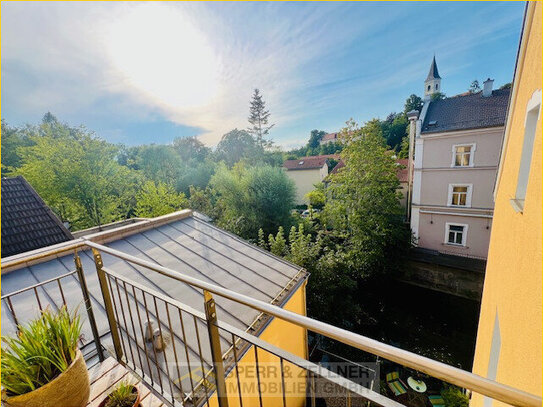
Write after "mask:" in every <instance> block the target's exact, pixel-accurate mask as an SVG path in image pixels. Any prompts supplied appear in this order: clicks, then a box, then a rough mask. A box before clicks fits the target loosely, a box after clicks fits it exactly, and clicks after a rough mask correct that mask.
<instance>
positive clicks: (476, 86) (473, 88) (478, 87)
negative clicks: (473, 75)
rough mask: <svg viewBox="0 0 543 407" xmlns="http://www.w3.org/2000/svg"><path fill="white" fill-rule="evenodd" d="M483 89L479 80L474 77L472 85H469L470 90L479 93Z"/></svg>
mask: <svg viewBox="0 0 543 407" xmlns="http://www.w3.org/2000/svg"><path fill="white" fill-rule="evenodd" d="M480 90H481V85H479V81H478V80H477V79H474V80H473V81H472V82H471V85H469V88H468V92H469V93H471V94H473V93H477V92H479V91H480Z"/></svg>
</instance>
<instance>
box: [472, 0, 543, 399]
mask: <svg viewBox="0 0 543 407" xmlns="http://www.w3.org/2000/svg"><path fill="white" fill-rule="evenodd" d="M541 19H542V16H541V3H540V2H528V3H527V8H526V15H525V21H524V29H523V33H522V39H521V44H520V48H519V52H518V58H517V66H516V70H515V79H514V82H513V87H512V97H511V103H510V107H509V113H508V119H507V126H506V131H505V137H504V143H503V149H502V154H501V162H500V166H499V170H498V176H497V182H496V192H495V203H496V205H495V213H494V219H493V226H492V234H491V238H490V248H489V253H488V261H487V267H486V275H485V282H484V290H483V298H482V303H481V314H480V318H479V329H478V333H477V345H476V348H475V359H474V364H473V372H474V373H476V374H478V375H480V376H484V377H487V378H489V379H491V380H496V381H498V382H500V383H504V384H507V385H509V386H513V387H516V388H518V389H521V390H524V391H527V392H529V393H532V394H535V395H539V396H541V381H542V377H543V376H542V368H541V357H542V353H541V341H542V334H541V331H542V324H541V319H542V317H541V316H542V306H541V301H542V296H541V284H542V280H541V264H542V255H541V246H542V236H541V234H542V231H541V222H542V217H541V208H542V199H541V182H542V181H541V170H542V169H541V153H542V152H541V88H542V86H541V74H542V72H541V45H542V44H541ZM471 405H472V406H484V407H487V406H491V405H503V404H502V403H497V402H492V400H491V399H488V398H483V397H482V396H480V395H478V394H474V396H473V398H472V402H471Z"/></svg>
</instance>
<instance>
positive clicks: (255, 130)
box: [247, 89, 274, 148]
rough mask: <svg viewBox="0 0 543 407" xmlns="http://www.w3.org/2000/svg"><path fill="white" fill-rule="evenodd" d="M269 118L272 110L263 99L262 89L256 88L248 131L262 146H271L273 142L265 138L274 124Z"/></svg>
mask: <svg viewBox="0 0 543 407" xmlns="http://www.w3.org/2000/svg"><path fill="white" fill-rule="evenodd" d="M269 119H270V111H269V110H266V102H264V100H263V99H262V95H261V94H260V91H259V90H258V89H255V90H254V93H253V97H252V99H251V102H250V108H249V118H248V119H247V120H248V121H249V123H250V124H251V127H249V128H248V129H247V131H248V132H249V134H251V135H253V136H254V138H255V140H256V143H257V145H258V146H260V147H261V148H265V147H270V146H271V142H270V141H268V140H266V139H265V137H267V136H268V134H269V132H270V129H271V128H272V127H273V126H274V124H270V125H269V123H268V122H269Z"/></svg>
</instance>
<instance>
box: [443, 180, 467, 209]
mask: <svg viewBox="0 0 543 407" xmlns="http://www.w3.org/2000/svg"><path fill="white" fill-rule="evenodd" d="M472 188H473V184H449V197H448V199H447V205H448V206H465V207H468V208H469V207H471V192H472Z"/></svg>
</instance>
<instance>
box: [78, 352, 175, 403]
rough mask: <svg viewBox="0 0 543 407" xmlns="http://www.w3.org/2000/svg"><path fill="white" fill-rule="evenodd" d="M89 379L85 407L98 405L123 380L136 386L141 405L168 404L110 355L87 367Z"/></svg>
mask: <svg viewBox="0 0 543 407" xmlns="http://www.w3.org/2000/svg"><path fill="white" fill-rule="evenodd" d="M89 379H90V383H91V390H90V397H89V403H88V404H87V407H98V405H99V404H100V402H101V401H102V400H103V399H104V398H105V397H106V396H107V395H108V394H109V392H111V390H113V388H114V387H115V386H116V385H117V384H118V383H120V382H121V381H123V380H126V381H128V382H130V383H132V384H136V385H137V386H138V389H139V391H140V394H141V404H140V406H141V407H167V406H168V404H166V403H164V402H163V401H162V400H161V399H160V398H158V397H157V396H156V395H154V394H153V393H152V392H151V390H150V389H149V388H148V387H147V386H146V385H145V384H143V383H141V381H140V380H139V379H138V378H137V377H136V376H134V375H133V374H132V373H131V372H130V371H129V370H128V369H126V368H125V367H124V366H123V365H121V364H120V363H119V362H117V361H116V360H115V359H113V358H111V357H110V358H107V359H106V360H104V361H103V362H102V363H99V364H97V365H95V366H94V367H92V368H91V369H89Z"/></svg>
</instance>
